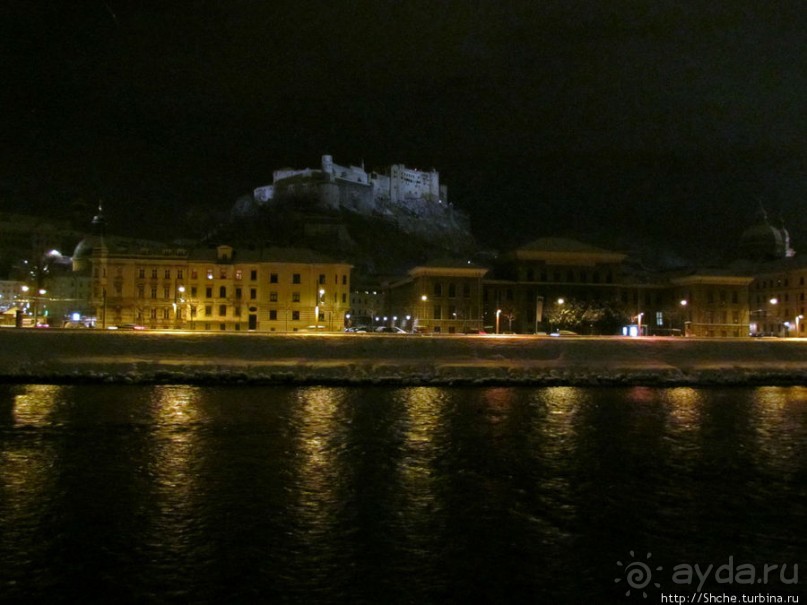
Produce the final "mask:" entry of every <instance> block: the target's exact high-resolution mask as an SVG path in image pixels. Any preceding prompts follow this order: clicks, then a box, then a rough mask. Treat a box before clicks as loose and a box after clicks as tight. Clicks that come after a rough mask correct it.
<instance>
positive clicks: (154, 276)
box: [151, 268, 157, 279]
mask: <svg viewBox="0 0 807 605" xmlns="http://www.w3.org/2000/svg"><path fill="white" fill-rule="evenodd" d="M151 279H157V269H156V268H154V269H152V270H151Z"/></svg>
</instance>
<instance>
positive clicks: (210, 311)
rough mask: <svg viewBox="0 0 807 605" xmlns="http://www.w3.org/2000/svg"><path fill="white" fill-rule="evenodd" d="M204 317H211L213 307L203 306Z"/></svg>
mask: <svg viewBox="0 0 807 605" xmlns="http://www.w3.org/2000/svg"><path fill="white" fill-rule="evenodd" d="M205 315H206V316H207V317H210V316H211V315H213V305H205Z"/></svg>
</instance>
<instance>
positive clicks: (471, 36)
mask: <svg viewBox="0 0 807 605" xmlns="http://www.w3.org/2000/svg"><path fill="white" fill-rule="evenodd" d="M805 14H807V11H805V10H804V5H803V4H802V3H799V2H792V3H789V2H788V3H785V2H775V1H773V2H761V1H760V2H748V1H746V0H731V1H728V0H725V1H724V0H712V1H711V2H687V1H684V0H675V1H666V0H654V1H652V2H638V1H636V2H627V1H617V0H609V1H597V0H582V1H576V0H558V1H542V0H531V1H518V2H508V1H507V0H500V1H496V0H493V1H482V0H476V1H474V0H462V1H447V2H440V1H438V0H432V1H430V2H421V1H418V0H400V1H386V0H375V1H368V0H355V1H353V2H342V1H335V2H323V1H314V2H309V1H306V0H295V1H293V2H286V1H285V0H266V1H251V2H247V1H239V0H218V1H197V2H184V1H179V0H172V1H170V2H146V1H135V0H131V1H123V0H106V1H105V2H104V1H101V0H99V1H97V2H96V1H77V2H53V1H43V2H39V1H36V0H33V1H31V0H19V1H14V0H6V1H4V2H3V3H2V5H1V6H0V33H2V42H0V44H2V47H1V48H2V55H0V70H2V74H3V87H2V93H1V94H2V97H0V98H2V107H3V112H2V113H3V115H2V121H1V122H0V124H2V127H1V128H2V141H3V156H2V162H0V204H2V208H3V209H5V210H11V209H22V208H25V209H30V210H35V211H45V210H47V211H49V212H53V213H54V214H56V215H63V214H65V213H66V210H67V209H68V208H70V207H71V205H74V204H75V203H76V201H77V200H84V201H85V202H89V203H91V204H96V203H97V200H98V199H103V200H104V203H105V205H106V208H107V210H108V213H109V215H110V218H111V220H112V223H113V227H114V228H115V230H117V231H120V232H124V231H125V230H126V225H132V224H137V225H141V226H144V225H145V226H148V228H149V229H153V230H154V232H155V233H163V232H164V231H165V230H166V229H167V228H168V227H170V226H172V225H178V224H180V223H181V217H182V216H183V215H184V213H185V212H186V211H187V209H188V208H189V207H190V206H201V207H205V208H213V209H220V210H226V209H228V208H230V207H231V206H232V204H233V203H234V201H235V200H236V198H237V197H239V196H240V195H243V194H244V193H247V192H250V191H251V190H252V189H253V188H255V187H256V186H260V185H265V184H269V183H270V182H271V178H272V171H273V170H274V169H276V168H280V167H285V166H291V167H296V168H304V167H317V166H318V165H319V161H320V156H321V155H322V154H324V153H329V154H331V155H333V156H334V161H335V162H337V163H340V164H359V163H361V162H362V161H364V162H365V165H366V167H367V168H368V169H373V168H381V167H384V166H387V165H389V164H391V163H399V162H401V163H404V164H406V165H407V166H409V167H413V168H420V169H431V168H436V169H437V170H439V171H440V174H441V180H442V182H443V183H445V184H447V185H448V188H449V200H450V201H451V202H453V203H454V204H455V205H456V206H458V207H459V208H461V209H463V210H465V211H467V212H468V213H469V214H470V216H471V218H472V222H473V226H474V231H475V234H476V236H477V239H478V240H479V241H480V243H481V244H483V245H488V246H497V247H507V246H509V245H514V244H518V243H523V242H525V241H529V240H530V239H535V238H536V237H541V236H547V235H565V236H573V237H576V238H578V239H581V240H584V241H591V242H593V243H599V244H601V245H611V246H617V247H622V248H626V247H629V246H631V245H633V244H634V242H642V243H648V242H649V243H653V244H656V245H657V246H658V247H659V249H660V250H661V249H663V250H664V251H665V254H670V255H671V256H675V255H682V256H703V255H704V250H707V249H708V250H711V249H714V250H723V249H725V248H730V247H731V246H733V245H734V244H735V242H736V239H737V238H738V237H739V235H740V233H741V231H742V229H743V227H744V226H745V225H747V224H748V223H749V222H750V221H751V219H752V217H753V215H754V211H755V209H756V207H757V206H758V204H759V203H763V204H764V205H765V207H766V208H767V209H768V211H769V213H770V214H779V213H780V212H781V214H782V215H783V217H784V219H785V221H786V223H787V225H788V226H789V228H790V230H791V234H792V236H793V240H794V242H793V243H794V247H795V248H796V249H797V250H800V249H807V243H804V242H807V218H803V217H802V216H800V215H801V214H803V213H801V212H799V211H800V208H801V205H802V200H804V198H805V193H806V192H807V137H805V135H807V119H806V113H807V110H806V109H805V107H806V105H805V103H804V99H805V93H807V50H805V48H807V45H806V44H805V40H806V39H807V38H805V31H807V27H805V26H807V17H805ZM165 217H168V218H169V220H168V221H166V220H165ZM116 223H117V224H116ZM166 226H168V227H166Z"/></svg>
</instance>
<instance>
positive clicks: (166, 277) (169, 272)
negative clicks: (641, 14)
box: [165, 269, 171, 279]
mask: <svg viewBox="0 0 807 605" xmlns="http://www.w3.org/2000/svg"><path fill="white" fill-rule="evenodd" d="M165 279H171V269H166V270H165Z"/></svg>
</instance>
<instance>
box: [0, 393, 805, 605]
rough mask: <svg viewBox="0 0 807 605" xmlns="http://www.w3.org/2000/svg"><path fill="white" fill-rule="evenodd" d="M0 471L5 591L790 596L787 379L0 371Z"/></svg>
mask: <svg viewBox="0 0 807 605" xmlns="http://www.w3.org/2000/svg"><path fill="white" fill-rule="evenodd" d="M0 482H1V483H0V601H3V602H34V601H43V602H44V601H47V602H68V601H71V602H79V601H80V602H110V603H111V602H116V603H119V602H132V603H144V602H146V603H148V602H153V603H162V602H176V603H253V602H254V603H269V602H288V603H348V602H350V603H448V602H451V603H460V602H489V603H527V602H529V603H611V602H613V603H627V602H655V603H658V602H659V599H660V594H661V593H676V594H688V593H692V592H694V591H695V589H696V588H698V587H699V586H698V585H699V580H698V579H697V576H695V577H694V579H693V581H692V582H690V583H687V582H686V576H685V575H682V570H684V571H685V570H686V565H689V566H690V568H692V567H693V566H694V565H696V564H697V565H699V566H700V568H707V566H708V565H713V566H715V568H716V567H717V566H720V565H723V566H724V568H725V569H729V571H727V572H726V573H724V574H723V576H722V579H720V578H718V577H717V576H714V575H712V576H711V577H708V578H707V579H706V580H705V581H704V582H703V583H702V584H701V585H700V588H701V589H702V590H704V591H706V590H710V591H713V592H715V593H717V592H721V593H732V594H765V595H768V594H777V595H798V594H801V593H802V592H805V591H804V586H805V579H804V578H802V577H798V576H794V574H793V572H794V571H796V570H795V569H794V566H796V565H798V564H800V563H801V564H802V565H801V567H802V569H799V570H798V571H801V573H802V574H803V575H805V576H807V565H805V554H806V553H807V532H805V528H807V388H802V387H787V388H774V387H763V388H733V389H698V388H671V389H659V388H644V387H636V388H625V389H607V388H570V387H557V388H522V387H518V388H454V387H449V388H442V387H407V388H394V387H367V388H358V387H346V388H338V387H316V386H312V387H243V388H242V387H191V386H113V385H110V386H100V385H92V386H90V385H80V386H57V385H38V384H30V385H3V386H0ZM640 563H641V564H642V565H644V566H645V567H644V569H643V571H644V573H645V574H646V578H636V577H635V576H631V575H630V574H629V571H630V568H631V567H633V568H634V571H636V569H635V568H636V566H637V565H639V564H640ZM740 564H742V565H744V566H745V567H744V568H743V569H744V570H745V572H749V569H750V570H751V571H753V570H757V571H759V570H760V569H762V567H763V566H764V565H766V564H776V565H779V566H780V567H779V569H780V570H785V571H786V573H784V572H783V573H781V574H780V572H779V571H776V572H774V573H772V574H770V577H766V578H765V580H764V582H763V580H762V577H761V576H760V575H759V574H757V576H755V577H754V578H752V579H751V581H752V583H749V582H748V580H749V578H748V576H747V573H746V575H745V576H741V575H740V574H739V573H738V570H737V568H738V566H739V565H740ZM728 566H730V567H728ZM783 566H784V567H783ZM725 569H724V571H725ZM674 570H677V573H678V575H676V576H673V573H674ZM732 574H734V575H732ZM727 577H728V581H724V580H725V579H726V578H727ZM718 580H720V581H718ZM657 584H658V586H656V585H657ZM628 593H630V594H628ZM644 595H647V597H646V598H647V600H645V596H644Z"/></svg>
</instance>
